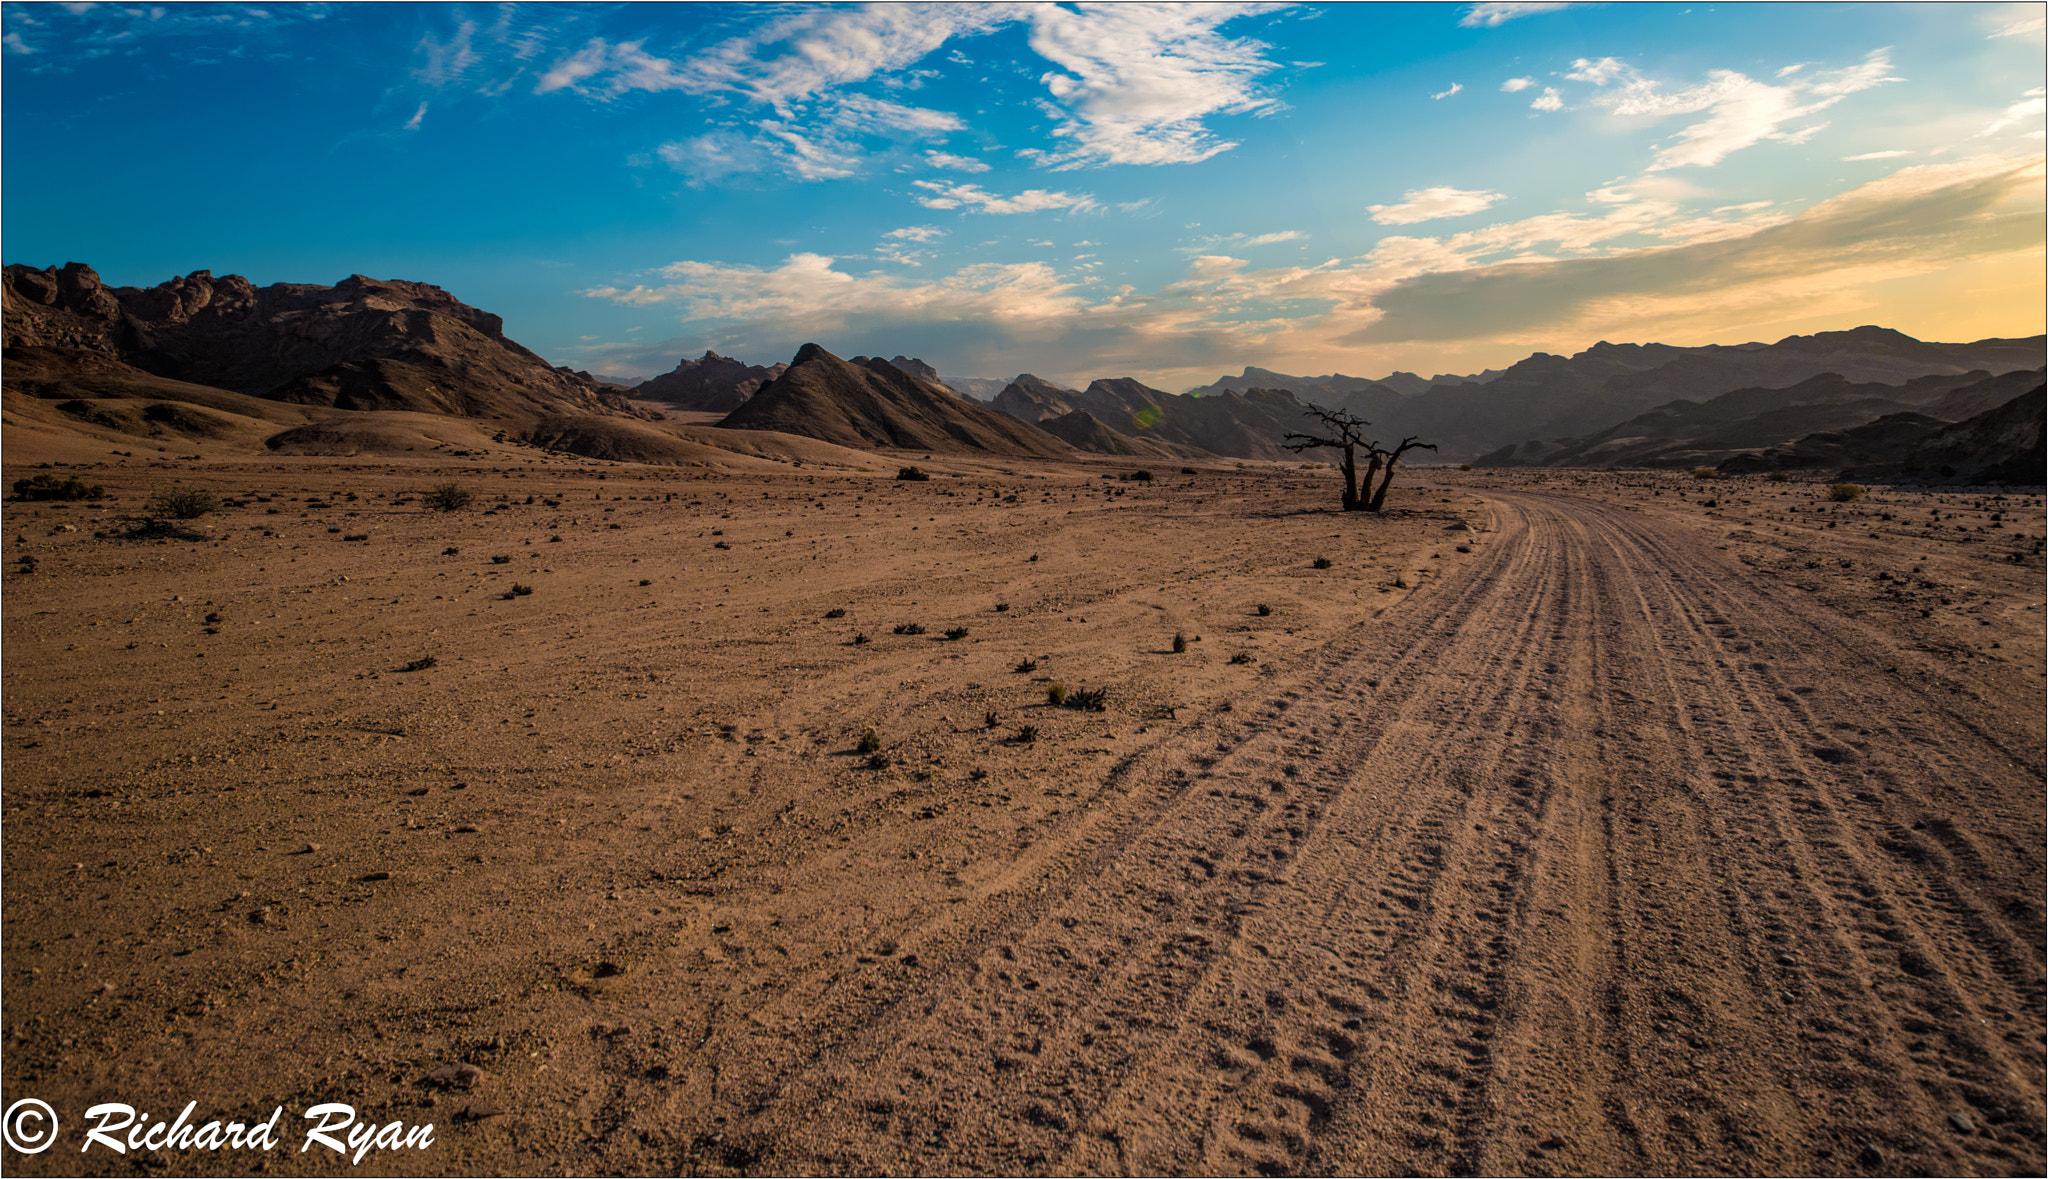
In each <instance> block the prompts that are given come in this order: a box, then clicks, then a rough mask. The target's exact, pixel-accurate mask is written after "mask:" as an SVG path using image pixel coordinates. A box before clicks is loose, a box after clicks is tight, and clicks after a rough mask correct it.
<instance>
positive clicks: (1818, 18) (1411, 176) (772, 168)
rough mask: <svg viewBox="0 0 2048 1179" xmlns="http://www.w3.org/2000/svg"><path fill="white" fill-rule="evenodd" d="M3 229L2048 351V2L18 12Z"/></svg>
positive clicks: (514, 274)
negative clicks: (2047, 256) (1853, 330)
mask: <svg viewBox="0 0 2048 1179" xmlns="http://www.w3.org/2000/svg"><path fill="white" fill-rule="evenodd" d="M4 29H5V31H4V37H5V44H4V53H0V63H4V74H0V86H4V107H0V119H4V146H0V151H4V164H5V173H4V177H5V180H4V185H5V187H4V194H0V195H4V214H5V221H4V231H5V240H4V250H5V259H6V261H8V262H26V263H30V264H33V265H39V266H44V265H52V264H59V263H63V262H66V261H73V260H75V261H82V262H88V263H90V264H92V265H93V266H94V267H96V268H97V269H98V270H99V271H100V272H101V274H102V275H103V276H104V277H105V278H106V279H107V280H108V281H109V282H112V283H117V284H129V285H150V284H153V283H157V282H162V281H164V280H165V279H167V278H169V277H171V276H172V275H174V274H183V273H186V272H189V271H192V270H196V269H210V270H212V271H214V272H215V273H216V274H225V273H239V274H244V275H247V276H248V277H249V278H250V279H252V280H253V281H255V282H257V283H259V284H262V283H270V282H280V281H283V282H319V283H332V282H335V281H337V280H339V279H341V278H343V277H345V276H347V275H349V274H351V273H364V274H369V275H373V276H377V277H383V278H407V279H415V280H420V281H426V282H433V283H437V284H439V285H441V286H443V287H446V288H447V289H449V290H450V291H451V292H453V293H454V294H455V295H457V296H458V297H459V298H462V299H464V300H465V301H467V302H470V303H472V304H475V305H477V306H480V307H483V308H485V309H488V310H491V311H494V312H497V313H498V314H500V315H503V316H504V317H505V321H506V331H507V333H508V334H509V335H511V336H512V337H513V338H515V339H517V340H519V341H520V342H522V343H524V344H526V345H527V346H529V347H531V348H534V349H535V350H536V351H539V352H541V353H542V354H543V355H545V356H547V357H548V358H549V359H550V360H553V361H555V362H557V363H566V364H571V365H574V366H576V367H580V368H590V369H592V370H594V371H599V372H605V373H610V374H614V375H634V376H646V375H652V374H654V373H657V372H662V371H666V370H667V369H669V368H671V367H673V366H674V364H675V362H676V360H677V359H678V358H679V357H681V356H685V355H689V356H694V355H697V354H701V353H702V352H703V351H704V350H705V349H707V348H710V349H716V350H717V351H719V352H721V353H724V354H726V355H735V356H739V357H741V358H743V359H746V360H749V361H753V362H756V363H769V362H772V361H775V360H779V359H787V358H788V357H789V356H790V354H792V353H793V352H794V351H795V350H796V348H797V347H798V346H799V345H801V344H802V343H804V342H806V341H812V340H815V341H817V342H818V343H821V344H823V345H824V346H826V347H827V348H829V349H831V350H833V351H835V352H838V353H840V354H842V355H853V354H856V353H880V354H883V355H895V354H897V353H899V352H900V353H906V354H909V355H914V356H921V357H923V358H924V359H926V360H928V361H930V362H932V363H933V364H935V365H936V366H937V367H938V368H939V370H940V371H941V372H942V373H944V374H946V375H949V376H990V377H1008V376H1012V375H1014V374H1016V373H1018V372H1021V371H1031V372H1036V373H1038V374H1040V375H1041V376H1048V377H1052V378H1055V379H1064V380H1068V381H1085V380H1087V379H1090V378H1092V377H1096V376H1122V375H1129V376H1137V377H1140V378H1141V379H1145V380H1147V381H1149V382H1151V383H1154V384H1158V385H1161V386H1164V387H1167V388H1172V389H1179V388H1182V387H1185V386H1187V385H1191V384H1195V383H1200V382H1204V381H1207V380H1209V379H1212V378H1213V377H1214V376H1216V375H1218V374H1219V373H1222V372H1226V371H1230V372H1234V371H1236V370H1237V369H1238V368H1239V367H1240V366H1242V365H1245V364H1257V365H1261V366H1264V367H1268V368H1274V369H1279V370H1281V371H1286V372H1296V373H1303V374H1320V373H1327V372H1331V371H1343V372H1349V373H1352V374H1356V375H1365V376H1379V375H1383V374H1384V373H1386V372H1388V371H1391V370H1394V369H1406V370H1411V371H1419V372H1421V373H1423V374H1425V375H1428V374H1431V373H1436V372H1466V371H1473V370H1476V369H1479V368H1484V367H1488V366H1493V365H1500V364H1504V363H1507V362H1510V361H1512V360H1515V359H1518V358H1520V357H1521V356H1524V355H1527V354H1528V353H1529V352H1531V351H1534V350H1539V349H1540V350H1546V351H1553V352H1572V351H1577V350H1579V349H1582V348H1584V347H1586V346H1588V345H1590V344H1592V343H1593V342H1595V341H1596V340H1600V339H1608V340H1614V341H1623V340H1635V341H1647V340H1662V341H1665V342H1668V343H1678V344H1701V343H1711V342H1726V343H1733V342H1738V341H1741V340H1747V339H1776V338H1778V337H1780V336H1783V335H1787V334H1790V333H1793V332H1810V331H1816V330H1829V329H1839V328H1847V327H1853V326H1856V325H1858V324H1862V323H1882V324H1885V325H1887V326H1892V327H1897V328H1899V329H1901V330H1903V331H1907V332H1909V333H1912V334H1914V335H1918V336H1921V337H1922V338H1928V339H1973V338H1979V337H1983V336H1989V335H2028V334H2033V333H2035V332H2039V331H2041V330H2042V327H2043V317H2044V295H2043V278H2042V275H2043V272H2044V253H2043V151H2044V145H2043V110H2044V99H2043V86H2044V82H2048V78H2044V65H2043V60H2044V59H2043V7H2042V6H2041V5H2039V4H1983V5H1972V4H1948V5H1892V4H1881V5H1826V4H1799V5H1717V6H1708V5H1690V6H1688V5H1684V4H1656V5H1648V4H1646V5H1627V4H1623V5H1566V4H1476V5H1475V4H1461V5H1403V4H1373V5H1343V4H1340V5H1315V4H1301V5H1266V4H1240V5H1223V4H1206V5H1198V6H1190V7H1181V6H1170V5H1168V6H1153V5H1109V6H1094V5H1071V4H1068V5H1010V4H989V5H967V6H955V5H891V6H820V5H750V6H724V5H662V4H625V5H567V6H546V5H516V6H515V5H507V6H484V5H431V4H430V5H408V4H365V5H327V6H307V5H241V4H217V5H176V4H165V5H150V6H138V5H122V4H100V5H88V4H7V5H5V6H4Z"/></svg>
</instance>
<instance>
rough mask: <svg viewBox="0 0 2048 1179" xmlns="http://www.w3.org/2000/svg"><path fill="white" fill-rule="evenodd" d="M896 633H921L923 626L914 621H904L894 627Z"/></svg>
mask: <svg viewBox="0 0 2048 1179" xmlns="http://www.w3.org/2000/svg"><path fill="white" fill-rule="evenodd" d="M896 633H897V634H899V635H921V634H923V633H924V627H923V626H921V625H919V624H917V623H915V622H905V623H901V624H899V625H898V626H897V627H896Z"/></svg>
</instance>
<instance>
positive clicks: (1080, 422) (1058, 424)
mask: <svg viewBox="0 0 2048 1179" xmlns="http://www.w3.org/2000/svg"><path fill="white" fill-rule="evenodd" d="M1038 428H1039V429H1041V430H1044V431H1045V432H1046V433H1048V434H1050V435H1052V436H1053V437H1055V438H1058V439H1059V440H1060V441H1062V442H1065V443H1066V444H1067V445H1069V446H1071V447H1073V448H1074V449H1076V450H1086V451H1089V452H1091V453H1094V454H1116V455H1129V456H1132V457H1145V458H1213V457H1214V456H1213V455H1211V454H1209V453H1208V452H1207V451H1204V450H1199V449H1197V448H1195V447H1192V446H1182V445H1179V444H1178V443H1173V442H1166V441H1163V440H1161V439H1157V438H1133V437H1131V436H1130V435H1128V434H1120V433H1118V432H1117V431H1115V430H1112V429H1110V428H1109V427H1108V426H1105V425H1103V424H1102V422H1101V420H1099V419H1098V418H1096V416H1095V415H1094V414H1091V413H1089V412H1088V411H1087V410H1085V409H1077V410H1075V411H1074V412H1072V413H1069V414H1062V415H1060V416H1059V417H1056V418H1046V419H1044V420H1043V421H1041V422H1039V423H1038Z"/></svg>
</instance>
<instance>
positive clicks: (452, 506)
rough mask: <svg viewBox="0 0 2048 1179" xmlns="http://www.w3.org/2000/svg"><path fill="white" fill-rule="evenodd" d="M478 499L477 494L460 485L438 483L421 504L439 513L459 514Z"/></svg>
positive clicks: (422, 498)
mask: <svg viewBox="0 0 2048 1179" xmlns="http://www.w3.org/2000/svg"><path fill="white" fill-rule="evenodd" d="M475 499H476V493H475V492H474V491H471V490H470V489H469V488H467V487H464V486H463V485H462V484H460V483H455V482H452V481H451V482H448V483H437V484H435V485H434V486H433V487H432V488H431V489H429V490H428V491H427V492H426V493H425V494H423V495H421V496H420V502H421V503H423V504H425V505H426V506H427V507H430V508H432V509H434V510H435V511H437V512H459V511H461V510H462V509H463V508H466V507H468V506H469V505H470V503H471V502H472V501H473V500H475Z"/></svg>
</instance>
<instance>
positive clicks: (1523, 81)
mask: <svg viewBox="0 0 2048 1179" xmlns="http://www.w3.org/2000/svg"><path fill="white" fill-rule="evenodd" d="M1535 84H1536V79H1534V78H1509V79H1508V80H1507V81H1505V82H1502V83H1501V84H1500V88H1501V90H1502V92H1504V93H1507V94H1517V93H1520V92H1521V91H1524V90H1527V89H1528V88H1529V87H1531V86H1534V85H1535Z"/></svg>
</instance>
